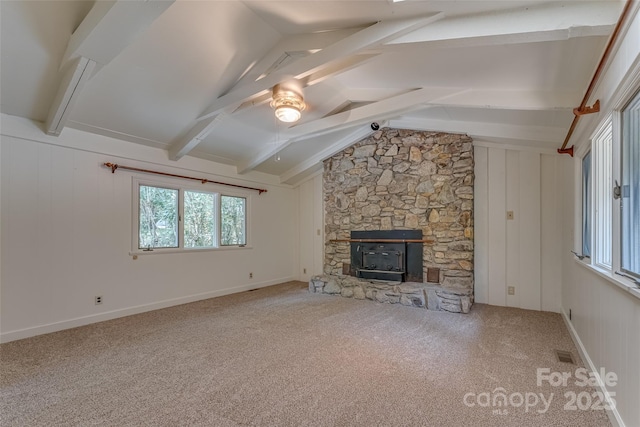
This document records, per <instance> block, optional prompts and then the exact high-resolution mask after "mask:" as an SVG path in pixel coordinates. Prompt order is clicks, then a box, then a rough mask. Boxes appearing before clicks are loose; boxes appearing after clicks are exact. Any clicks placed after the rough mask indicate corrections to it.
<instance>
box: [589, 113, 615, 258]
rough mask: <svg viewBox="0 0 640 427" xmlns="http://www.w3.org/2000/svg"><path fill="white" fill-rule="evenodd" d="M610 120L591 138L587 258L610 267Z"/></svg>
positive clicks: (611, 180) (611, 191)
mask: <svg viewBox="0 0 640 427" xmlns="http://www.w3.org/2000/svg"><path fill="white" fill-rule="evenodd" d="M612 129H613V127H612V123H611V119H609V120H608V121H607V122H606V124H605V125H604V126H602V128H601V129H600V131H599V132H598V133H597V134H596V136H595V138H594V139H593V145H592V149H591V150H592V153H593V159H592V161H593V171H592V172H593V186H592V187H593V196H592V197H593V216H592V218H593V235H592V242H591V245H592V248H593V250H592V251H591V258H592V260H593V263H594V264H595V265H597V266H598V267H601V268H605V269H609V270H610V269H611V256H612V254H611V240H612V227H613V224H612V210H613V205H612V201H613V179H612V171H611V166H612V160H611V142H612Z"/></svg>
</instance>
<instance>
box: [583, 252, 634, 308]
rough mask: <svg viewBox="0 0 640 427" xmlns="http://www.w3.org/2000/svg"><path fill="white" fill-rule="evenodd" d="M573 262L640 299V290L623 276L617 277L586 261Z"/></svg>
mask: <svg viewBox="0 0 640 427" xmlns="http://www.w3.org/2000/svg"><path fill="white" fill-rule="evenodd" d="M573 260H574V261H575V262H577V263H578V264H579V265H581V266H582V267H583V268H586V269H587V270H589V271H591V272H594V273H596V274H597V275H598V276H600V277H602V278H604V279H606V280H608V281H609V282H611V283H613V284H614V285H616V286H617V287H619V288H620V289H622V290H624V291H627V292H628V293H630V294H631V295H632V296H634V297H636V298H638V299H640V288H638V287H636V286H635V284H634V283H633V282H632V281H631V280H629V279H627V278H625V277H623V276H618V275H615V274H614V273H612V272H611V271H607V270H603V269H601V268H598V267H595V266H593V265H591V264H588V263H586V262H584V261H580V260H579V259H577V258H574V259H573Z"/></svg>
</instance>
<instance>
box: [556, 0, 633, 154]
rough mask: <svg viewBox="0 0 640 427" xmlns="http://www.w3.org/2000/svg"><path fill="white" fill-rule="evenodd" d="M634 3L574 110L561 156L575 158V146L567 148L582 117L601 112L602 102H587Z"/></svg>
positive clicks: (627, 6) (627, 7) (628, 5)
mask: <svg viewBox="0 0 640 427" xmlns="http://www.w3.org/2000/svg"><path fill="white" fill-rule="evenodd" d="M632 3H633V0H627V2H626V4H625V5H624V8H623V9H622V12H621V13H620V18H619V19H618V22H617V23H616V26H615V28H614V29H613V33H611V37H610V38H609V42H608V43H607V47H606V48H605V50H604V53H603V54H602V58H600V62H599V63H598V67H597V68H596V71H595V73H594V74H593V77H592V78H591V82H589V87H588V88H587V92H586V93H585V94H584V98H582V102H581V103H580V107H578V108H574V110H573V121H572V122H571V127H569V131H568V132H567V136H566V137H565V139H564V142H563V143H562V147H560V148H558V153H559V154H568V155H570V156H571V157H573V145H572V146H571V147H569V148H566V147H567V144H568V143H569V140H570V139H571V136H572V135H573V131H575V129H576V126H577V125H578V120H580V117H581V116H582V115H584V114H591V113H597V112H599V111H600V100H597V101H596V102H595V103H594V104H593V106H592V107H587V102H589V98H590V97H591V94H592V93H593V90H594V89H595V87H596V83H597V82H598V80H599V79H600V74H602V71H603V70H604V66H605V64H606V62H607V59H609V55H610V54H611V51H612V50H613V45H614V44H615V43H616V41H617V40H618V35H619V34H620V29H621V28H622V23H623V22H624V20H625V18H626V17H627V15H628V14H629V10H630V9H631V4H632Z"/></svg>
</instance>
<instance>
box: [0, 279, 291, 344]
mask: <svg viewBox="0 0 640 427" xmlns="http://www.w3.org/2000/svg"><path fill="white" fill-rule="evenodd" d="M292 280H295V278H293V277H283V278H280V279H274V280H268V281H265V282H260V283H248V284H245V285H240V286H235V287H233V288H225V289H217V290H215V291H210V292H203V293H200V294H195V295H187V296H184V297H179V298H173V299H168V300H164V301H158V302H154V303H150V304H143V305H138V306H134V307H127V308H121V309H118V310H113V311H107V312H104V313H98V314H92V315H90V316H83V317H76V318H74V319H69V320H62V321H60V322H54V323H48V324H45V325H38V326H33V327H30V328H24V329H18V330H15V331H9V332H4V333H1V334H0V343H6V342H10V341H16V340H21V339H24V338H29V337H35V336H37V335H43V334H48V333H51V332H58V331H63V330H65V329H71V328H77V327H78V326H85V325H89V324H92V323H98V322H104V321H105V320H111V319H117V318H119V317H125V316H131V315H133V314H140V313H144V312H147V311H153V310H158V309H161V308H167V307H173V306H175V305H181V304H187V303H190V302H195V301H200V300H204V299H209V298H215V297H220V296H223V295H229V294H234V293H238V292H244V291H248V290H251V289H258V288H265V287H267V286H273V285H277V284H279V283H284V282H290V281H292Z"/></svg>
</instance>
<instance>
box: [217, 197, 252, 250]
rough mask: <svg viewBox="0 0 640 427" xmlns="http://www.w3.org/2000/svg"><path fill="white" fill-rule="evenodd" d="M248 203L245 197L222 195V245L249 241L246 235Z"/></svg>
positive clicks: (243, 243)
mask: <svg viewBox="0 0 640 427" xmlns="http://www.w3.org/2000/svg"><path fill="white" fill-rule="evenodd" d="M246 205H247V199H245V198H243V197H232V196H222V197H221V209H220V211H221V223H222V233H221V236H220V244H221V245H223V246H228V245H245V244H246V243H247V240H246V237H245V234H246V233H245V229H246V226H245V217H246V214H245V211H246Z"/></svg>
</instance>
